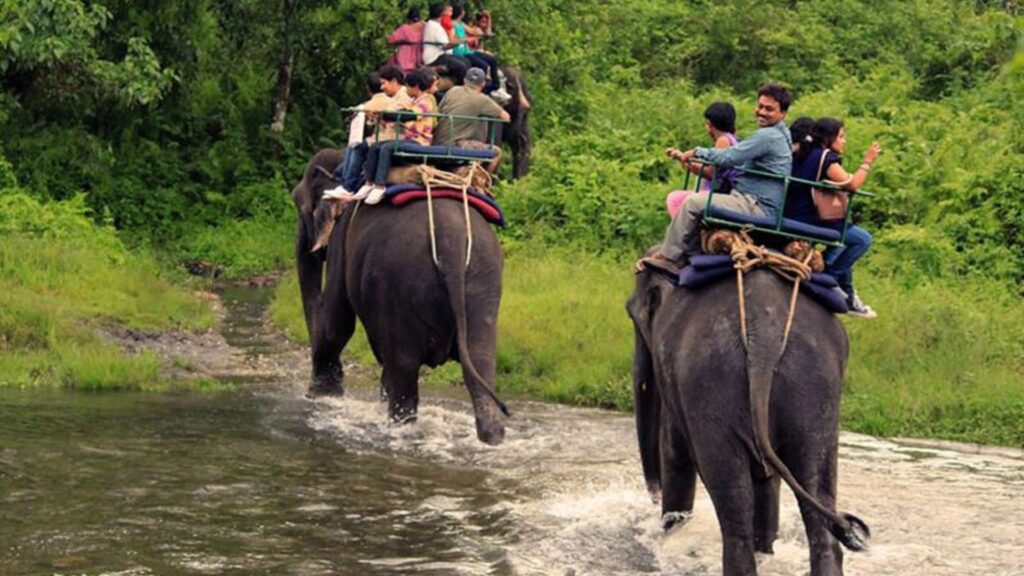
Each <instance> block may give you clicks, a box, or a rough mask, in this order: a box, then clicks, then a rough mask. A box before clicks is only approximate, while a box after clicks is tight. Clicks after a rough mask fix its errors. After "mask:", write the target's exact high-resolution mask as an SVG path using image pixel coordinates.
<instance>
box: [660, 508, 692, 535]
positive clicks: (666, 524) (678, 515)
mask: <svg viewBox="0 0 1024 576" xmlns="http://www.w3.org/2000/svg"><path fill="white" fill-rule="evenodd" d="M690 518H693V512H691V511H687V512H665V513H664V514H662V515H661V530H662V531H663V532H665V533H666V534H668V533H669V532H672V531H673V530H676V529H677V528H682V527H683V526H685V525H686V523H687V522H689V521H690Z"/></svg>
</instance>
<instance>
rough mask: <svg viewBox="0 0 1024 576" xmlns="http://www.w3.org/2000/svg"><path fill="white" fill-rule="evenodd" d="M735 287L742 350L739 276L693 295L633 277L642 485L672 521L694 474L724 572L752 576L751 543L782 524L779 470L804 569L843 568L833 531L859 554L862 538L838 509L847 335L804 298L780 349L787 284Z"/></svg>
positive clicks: (765, 276)
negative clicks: (717, 529)
mask: <svg viewBox="0 0 1024 576" xmlns="http://www.w3.org/2000/svg"><path fill="white" fill-rule="evenodd" d="M744 284H745V295H746V318H747V344H746V346H744V341H743V337H742V336H741V330H740V319H739V312H738V304H739V303H738V295H737V290H736V285H735V283H730V282H723V283H719V284H717V285H713V286H709V287H705V288H703V289H700V290H689V289H685V288H680V287H675V286H672V285H671V284H670V283H669V282H668V281H667V280H666V279H665V278H664V277H663V276H660V275H658V274H651V273H644V274H641V275H639V276H638V277H637V284H636V290H635V292H634V293H633V295H632V296H631V297H630V299H629V301H628V303H627V310H628V312H629V315H630V317H631V318H632V319H633V324H634V328H635V349H634V362H633V379H634V394H635V405H636V424H637V435H638V439H639V444H640V455H641V461H642V464H643V471H644V476H645V479H646V481H647V486H648V489H649V490H650V492H651V494H652V497H653V498H654V499H655V500H656V501H657V500H658V499H659V498H660V500H661V504H662V513H663V516H662V518H663V525H664V527H665V528H666V530H667V529H669V528H671V527H672V526H674V525H676V524H678V523H679V522H681V521H685V520H686V519H687V518H688V517H689V515H690V514H691V513H692V509H693V498H694V488H695V486H696V478H697V474H698V473H699V475H700V477H701V479H702V481H703V483H704V486H705V487H706V488H707V491H708V494H709V495H710V497H711V500H712V503H713V504H714V507H715V512H716V515H717V516H718V521H719V524H720V526H721V534H722V544H723V546H722V557H723V558H722V559H723V574H724V575H725V576H738V575H754V574H756V564H755V560H754V553H755V551H758V552H765V553H770V552H771V551H772V543H773V541H774V540H775V537H776V533H777V530H778V495H779V493H778V489H779V478H780V477H781V478H782V479H783V480H785V482H786V483H787V484H788V485H789V486H790V488H791V489H792V490H793V492H794V493H795V494H796V497H797V500H798V502H799V505H800V512H801V515H802V516H803V520H804V525H805V529H806V532H807V540H808V543H809V546H810V556H811V574H812V575H813V576H825V575H829V576H834V575H840V574H842V550H841V548H840V547H839V544H838V543H837V539H838V541H839V542H841V543H842V544H843V545H844V546H846V547H847V548H850V549H851V550H861V549H863V548H864V547H865V546H866V542H867V538H868V536H869V532H868V528H867V526H866V525H865V524H864V523H863V522H862V521H861V520H859V519H858V518H856V517H854V516H852V515H850V514H838V513H837V512H836V511H835V496H836V456H837V451H838V447H837V445H838V435H839V398H840V392H841V388H842V382H843V372H844V370H845V366H846V361H847V353H848V347H849V345H848V341H847V337H846V332H845V331H844V329H843V327H842V324H841V323H840V322H839V321H838V320H837V319H836V318H835V317H834V315H833V314H831V313H830V312H828V311H827V310H826V309H825V308H823V307H822V306H820V305H819V304H818V303H817V302H815V301H813V300H811V299H809V298H807V297H805V296H803V295H801V296H800V297H799V300H798V303H797V309H796V315H795V319H794V322H793V328H792V331H791V333H790V335H789V340H788V344H787V345H786V347H785V349H783V333H784V330H785V324H786V317H787V312H788V308H789V296H790V291H791V289H792V284H789V283H786V282H784V281H783V280H782V279H781V278H780V277H779V276H778V275H776V274H774V273H772V272H771V271H767V270H754V271H752V272H750V273H748V274H747V275H746V279H745V282H744ZM805 488H806V490H805ZM833 536H835V538H833Z"/></svg>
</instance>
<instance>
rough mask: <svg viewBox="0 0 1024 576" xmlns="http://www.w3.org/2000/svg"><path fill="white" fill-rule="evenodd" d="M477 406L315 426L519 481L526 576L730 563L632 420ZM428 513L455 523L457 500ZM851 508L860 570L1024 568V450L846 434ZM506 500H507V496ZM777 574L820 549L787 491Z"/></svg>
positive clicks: (768, 564) (774, 565) (336, 414)
mask: <svg viewBox="0 0 1024 576" xmlns="http://www.w3.org/2000/svg"><path fill="white" fill-rule="evenodd" d="M470 410H471V408H470V406H469V404H468V402H456V401H451V400H443V401H427V402H426V403H425V405H424V406H423V407H422V408H421V411H420V415H419V420H418V421H417V422H416V423H414V424H411V425H405V426H391V425H389V424H387V423H386V412H385V410H384V408H383V407H382V406H381V405H380V404H379V403H377V402H375V401H368V400H360V399H353V398H345V399H340V400H329V401H326V402H318V407H317V410H316V411H315V413H314V414H313V416H312V417H311V419H310V426H311V427H313V428H314V429H316V430H319V431H321V432H325V433H329V434H332V435H334V436H335V437H336V439H337V441H338V442H339V443H342V444H345V445H353V444H354V445H360V446H362V447H363V449H367V450H380V449H384V450H387V451H392V452H394V453H395V454H397V455H402V456H407V457H410V458H423V459H429V460H431V461H438V462H444V463H447V464H450V465H457V466H467V467H471V468H474V469H480V470H484V471H486V472H487V473H488V474H489V475H491V476H493V477H494V478H497V479H500V480H501V481H502V482H504V483H505V484H509V485H514V486H515V487H516V489H515V493H511V494H508V495H507V497H506V500H505V503H504V506H505V508H506V512H507V521H508V522H509V523H510V526H509V530H508V532H507V534H506V535H505V536H504V538H503V542H502V546H503V547H504V548H505V550H506V552H507V554H508V558H509V563H510V565H511V567H512V570H513V572H514V573H517V574H544V575H558V576H562V575H564V574H571V573H576V574H607V575H619V574H622V575H625V574H637V573H652V574H655V573H672V574H717V573H720V556H721V545H720V538H719V530H718V525H717V521H716V518H715V515H714V509H713V507H712V505H711V502H710V499H709V498H708V497H707V495H706V493H704V492H703V490H699V491H698V497H697V502H696V504H695V510H694V511H695V514H694V517H693V519H692V520H691V521H690V522H689V523H688V524H686V525H685V526H683V527H681V528H679V529H677V530H675V531H673V532H672V533H670V534H668V535H665V534H663V533H662V532H661V529H660V523H659V519H658V514H659V508H658V507H657V506H655V505H653V504H651V503H650V500H649V499H648V497H647V494H646V491H645V490H644V488H643V482H642V478H641V474H640V464H639V461H638V458H637V453H636V440H635V433H634V430H633V421H632V419H631V418H630V417H628V416H623V415H619V414H609V413H606V412H602V411H595V410H584V409H576V408H567V407H562V406H551V405H545V404H536V403H515V405H514V407H513V411H514V413H515V414H516V417H515V418H513V419H512V420H510V421H509V423H508V434H507V437H506V438H507V440H506V442H505V443H504V444H503V445H501V446H499V447H489V446H486V445H483V444H481V443H479V442H477V440H476V437H475V434H474V428H473V419H472V414H471V411H470ZM422 506H423V508H422V509H421V510H420V511H421V512H423V511H424V510H427V511H430V512H431V514H433V515H435V516H437V517H445V518H448V519H452V520H454V521H456V522H458V521H460V519H461V518H462V517H464V516H465V515H466V514H469V513H470V512H469V508H468V506H467V502H465V501H463V500H460V499H458V498H445V497H442V498H428V499H427V500H425V501H424V504H423V505H422ZM839 506H840V508H841V509H844V510H849V511H850V512H852V513H854V514H857V515H859V516H861V517H863V518H865V519H866V520H867V521H868V523H869V524H870V525H871V527H872V529H873V539H872V548H871V550H870V551H869V552H867V553H862V554H852V553H847V554H846V560H845V571H846V573H847V574H850V575H860V574H863V575H873V576H874V575H882V576H885V575H893V576H895V575H900V576H917V575H921V576H924V575H928V576H934V575H946V574H948V575H951V576H952V575H956V576H960V575H962V574H986V575H987V576H1002V575H1005V576H1010V575H1011V574H1012V575H1015V576H1016V575H1019V574H1022V573H1024V556H1021V555H1020V553H1019V550H1020V545H1021V542H1024V454H1021V453H1020V452H1017V451H1014V450H1000V451H994V452H993V453H981V454H970V453H964V452H963V451H959V450H956V449H953V448H951V447H949V446H932V445H928V444H927V443H917V442H915V443H913V444H910V443H900V442H895V441H889V440H880V439H876V438H872V437H869V436H863V435H858V434H850V433H844V434H843V435H842V438H841V447H840V480H839ZM496 508H501V506H500V505H498V506H496ZM758 565H759V568H758V569H759V572H760V573H761V574H766V575H779V576H782V575H786V576H789V575H792V574H804V573H806V572H807V570H808V552H807V545H806V538H805V535H804V527H803V522H802V520H801V518H800V514H799V509H798V507H797V504H796V501H795V499H794V498H793V497H792V495H791V493H790V492H789V491H788V490H787V489H785V488H784V489H783V502H782V508H781V518H780V530H779V540H778V541H777V542H776V545H775V554H774V555H771V556H759V560H758Z"/></svg>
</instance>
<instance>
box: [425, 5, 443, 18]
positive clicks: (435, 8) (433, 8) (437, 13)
mask: <svg viewBox="0 0 1024 576" xmlns="http://www.w3.org/2000/svg"><path fill="white" fill-rule="evenodd" d="M445 6H447V4H445V3H444V2H435V3H433V4H431V5H430V6H429V7H427V14H429V15H430V19H431V20H437V19H438V18H440V17H441V15H442V14H444V9H445Z"/></svg>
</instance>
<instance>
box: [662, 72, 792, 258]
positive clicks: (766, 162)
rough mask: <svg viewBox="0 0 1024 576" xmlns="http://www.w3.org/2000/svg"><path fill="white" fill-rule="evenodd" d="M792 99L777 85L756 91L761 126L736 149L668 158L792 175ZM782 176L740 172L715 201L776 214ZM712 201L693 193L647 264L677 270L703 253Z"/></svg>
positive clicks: (746, 210)
mask: <svg viewBox="0 0 1024 576" xmlns="http://www.w3.org/2000/svg"><path fill="white" fill-rule="evenodd" d="M792 100H793V97H792V96H791V95H790V93H789V90H787V89H786V88H785V87H783V86H780V85H778V84H765V85H764V86H761V87H760V88H759V89H758V90H757V109H756V110H755V112H754V115H755V117H756V119H757V125H758V126H759V129H758V130H757V131H756V132H754V133H753V134H751V135H750V137H748V138H746V139H745V140H743V141H742V142H740V143H739V144H737V145H736V146H733V147H732V148H694V149H693V150H687V151H686V152H680V151H679V150H675V149H670V150H669V151H668V154H669V156H671V157H673V158H677V159H679V160H680V161H682V162H686V161H687V160H689V159H690V158H693V157H697V158H701V159H703V160H708V161H710V162H714V163H716V164H717V165H718V166H720V167H723V168H731V167H738V168H740V169H741V170H742V169H754V170H760V171H762V172H770V173H772V174H777V175H779V176H788V175H789V173H790V171H791V170H792V167H793V149H792V138H791V137H790V135H789V128H787V127H786V123H785V121H784V120H785V118H786V112H787V111H788V110H789V105H790V103H791V102H792ZM783 186H784V183H783V181H782V180H777V179H774V178H765V177H762V176H756V175H753V174H746V173H743V172H740V174H739V176H737V177H736V179H735V182H734V184H733V190H732V192H730V193H729V194H715V195H714V196H713V198H714V200H713V202H714V205H715V206H718V207H721V208H726V209H728V210H731V211H733V212H739V213H741V214H751V215H754V216H772V217H774V216H776V215H778V211H779V210H782V200H783V196H784V194H783V192H784V191H783ZM707 203H708V192H700V193H698V194H692V195H690V197H689V198H687V199H686V201H685V202H683V205H682V206H681V207H680V208H679V211H677V212H676V215H675V216H674V217H673V218H672V223H671V224H669V226H668V230H666V231H665V239H664V240H663V241H662V243H661V250H660V251H658V252H657V253H655V254H654V255H652V256H649V257H647V258H644V259H643V260H642V262H643V263H644V265H646V266H651V267H654V268H660V269H662V270H666V271H668V272H672V273H678V272H679V269H680V267H681V265H682V264H684V262H683V260H684V256H686V255H688V254H696V253H699V252H700V219H701V215H702V214H703V213H704V207H705V206H706V205H707Z"/></svg>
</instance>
